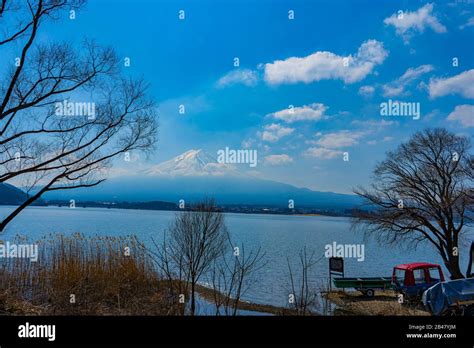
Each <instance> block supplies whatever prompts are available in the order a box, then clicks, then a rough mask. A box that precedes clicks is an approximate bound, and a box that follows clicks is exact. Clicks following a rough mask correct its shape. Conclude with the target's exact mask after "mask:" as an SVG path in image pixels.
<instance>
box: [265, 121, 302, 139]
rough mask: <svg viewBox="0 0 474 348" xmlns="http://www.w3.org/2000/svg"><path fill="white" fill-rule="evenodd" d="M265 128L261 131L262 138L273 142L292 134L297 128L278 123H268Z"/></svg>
mask: <svg viewBox="0 0 474 348" xmlns="http://www.w3.org/2000/svg"><path fill="white" fill-rule="evenodd" d="M263 129H264V131H263V132H262V133H261V138H262V140H264V141H269V142H272V143H273V142H275V141H278V140H280V139H281V138H283V137H285V136H287V135H290V134H291V133H293V131H294V130H295V129H294V128H288V127H283V126H281V125H279V124H276V123H272V124H270V125H266V126H265V127H264V128H263Z"/></svg>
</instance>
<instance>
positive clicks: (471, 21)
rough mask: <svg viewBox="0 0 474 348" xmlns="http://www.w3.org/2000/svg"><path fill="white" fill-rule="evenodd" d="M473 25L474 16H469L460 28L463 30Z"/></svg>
mask: <svg viewBox="0 0 474 348" xmlns="http://www.w3.org/2000/svg"><path fill="white" fill-rule="evenodd" d="M472 26H474V17H471V18H469V19H468V20H467V22H466V23H465V24H463V25H460V26H459V29H461V30H463V29H464V28H467V27H472Z"/></svg>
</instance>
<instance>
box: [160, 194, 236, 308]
mask: <svg viewBox="0 0 474 348" xmlns="http://www.w3.org/2000/svg"><path fill="white" fill-rule="evenodd" d="M226 235H227V229H226V226H225V222H224V215H223V214H222V213H221V212H220V211H219V210H218V209H217V207H216V205H215V204H214V201H212V200H206V201H204V202H201V203H198V204H196V205H195V206H193V207H192V208H191V210H189V211H184V212H179V213H177V214H176V217H175V220H174V222H173V223H172V225H171V227H170V228H169V230H168V231H167V236H166V237H165V238H167V242H166V244H165V245H164V248H165V249H164V250H165V251H164V252H165V253H166V254H163V251H162V252H161V253H162V255H164V256H165V257H166V258H167V259H168V261H167V262H168V263H169V265H168V266H166V267H168V269H169V270H170V271H172V272H174V273H175V274H176V272H179V274H180V277H181V275H182V278H184V279H185V280H186V282H188V283H189V286H190V294H191V308H190V311H191V315H194V314H195V311H196V284H197V283H198V282H199V280H200V279H201V277H202V276H203V275H204V274H206V273H207V272H208V271H209V270H210V268H211V267H212V265H213V264H214V261H215V260H217V259H218V258H220V257H221V256H222V254H223V250H224V247H225V241H226ZM162 250H163V249H162ZM169 274H171V272H169Z"/></svg>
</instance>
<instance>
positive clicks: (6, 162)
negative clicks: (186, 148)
mask: <svg viewBox="0 0 474 348" xmlns="http://www.w3.org/2000/svg"><path fill="white" fill-rule="evenodd" d="M83 5H84V1H81V0H30V1H26V0H25V1H9V0H4V1H2V3H1V5H0V9H1V12H0V23H2V29H3V28H4V27H5V30H3V36H0V56H2V57H3V56H5V57H10V56H11V54H10V53H11V52H15V50H16V47H20V52H19V54H18V56H15V55H13V56H11V61H10V63H11V64H9V65H7V69H6V70H5V71H3V72H2V71H0V98H1V99H0V183H11V184H15V186H21V187H22V188H23V189H24V190H25V191H26V192H27V193H28V198H27V199H26V201H25V202H24V203H23V204H21V205H20V206H18V207H17V208H16V209H15V210H13V211H12V212H11V214H10V215H9V216H7V217H5V218H4V219H3V221H1V222H0V231H2V230H3V229H4V228H5V227H6V226H7V224H8V223H9V222H10V221H12V220H13V218H15V217H16V216H17V215H18V214H19V213H20V212H21V211H22V210H23V209H24V208H26V207H27V206H28V205H30V204H31V203H33V202H34V201H36V200H37V199H38V198H40V197H41V196H42V195H43V194H44V193H46V192H48V191H54V190H66V189H74V188H79V187H91V186H95V185H98V184H100V183H101V182H103V181H104V180H105V178H106V174H107V169H108V168H110V166H111V165H112V164H113V160H114V159H115V158H117V157H118V156H120V155H124V154H125V153H130V152H132V151H148V150H151V149H153V146H154V144H155V142H156V128H157V121H156V115H155V107H154V103H153V101H152V100H150V99H149V98H148V97H147V85H146V83H145V82H144V81H143V80H133V79H128V78H124V77H122V75H121V69H120V64H119V59H118V58H117V56H116V54H115V52H114V50H113V49H111V48H103V47H100V46H98V45H97V44H95V43H94V42H92V41H84V43H83V44H82V45H80V46H77V45H71V44H68V43H64V42H62V43H48V44H45V43H41V42H37V41H38V33H39V31H40V29H41V27H42V26H43V24H44V23H45V22H47V21H53V20H55V19H57V18H60V17H61V16H65V15H66V14H68V13H69V11H71V10H78V9H80V8H81V7H82V6H83ZM0 35H1V34H0ZM86 111H87V112H86ZM91 111H92V112H91ZM124 156H125V155H124Z"/></svg>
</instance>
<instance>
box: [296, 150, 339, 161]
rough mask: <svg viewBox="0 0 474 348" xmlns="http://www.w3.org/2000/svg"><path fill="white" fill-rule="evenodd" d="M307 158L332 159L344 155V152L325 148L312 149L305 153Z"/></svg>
mask: <svg viewBox="0 0 474 348" xmlns="http://www.w3.org/2000/svg"><path fill="white" fill-rule="evenodd" d="M304 155H305V156H307V157H315V158H319V159H332V158H336V157H339V156H341V155H342V151H338V150H331V149H326V148H324V147H310V148H309V149H307V150H306V151H305V152H304Z"/></svg>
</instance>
